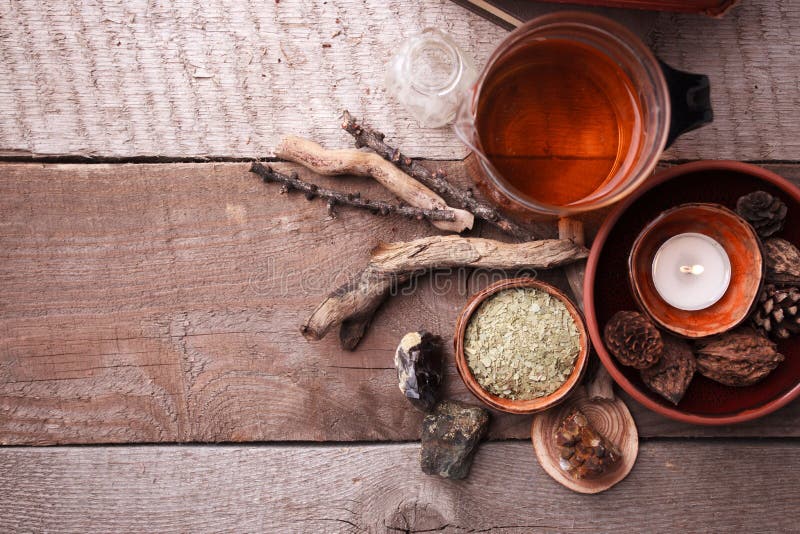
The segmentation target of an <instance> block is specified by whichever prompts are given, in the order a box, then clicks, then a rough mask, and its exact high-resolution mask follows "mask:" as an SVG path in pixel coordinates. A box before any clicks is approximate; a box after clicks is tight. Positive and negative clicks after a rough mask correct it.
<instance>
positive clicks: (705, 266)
mask: <svg viewBox="0 0 800 534" xmlns="http://www.w3.org/2000/svg"><path fill="white" fill-rule="evenodd" d="M730 282H731V261H730V258H728V254H727V253H726V252H725V249H724V248H722V245H720V244H719V243H717V242H716V241H715V240H713V239H711V238H710V237H708V236H707V235H703V234H698V233H694V232H691V233H686V234H678V235H676V236H674V237H671V238H670V239H668V240H667V241H666V242H664V244H663V245H661V248H659V249H658V252H656V255H655V258H653V283H654V284H655V286H656V291H658V294H659V295H661V298H663V299H664V300H665V301H666V302H667V303H668V304H670V305H671V306H674V307H676V308H678V309H681V310H702V309H704V308H708V307H709V306H711V305H712V304H714V303H715V302H717V301H718V300H719V299H721V298H722V296H723V295H724V294H725V291H727V289H728V285H729V284H730Z"/></svg>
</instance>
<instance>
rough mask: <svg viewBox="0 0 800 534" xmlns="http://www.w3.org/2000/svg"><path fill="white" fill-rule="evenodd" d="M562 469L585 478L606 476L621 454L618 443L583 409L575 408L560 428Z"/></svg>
mask: <svg viewBox="0 0 800 534" xmlns="http://www.w3.org/2000/svg"><path fill="white" fill-rule="evenodd" d="M555 442H556V446H557V447H558V451H559V455H560V456H561V458H560V461H559V463H560V465H561V468H562V469H564V470H565V471H567V472H568V473H569V474H571V475H572V476H573V477H575V478H578V479H581V478H587V477H596V476H599V475H602V474H603V473H605V472H606V471H608V469H609V468H610V467H612V466H613V465H614V464H616V463H617V462H618V461H619V459H620V457H621V455H620V453H619V452H618V451H617V449H616V447H614V444H613V443H611V442H609V441H608V440H607V439H606V438H605V437H603V435H602V434H600V433H599V432H597V430H595V429H594V427H592V426H591V424H590V423H589V420H588V419H587V418H586V416H585V415H584V414H583V413H582V412H581V411H580V410H577V409H576V410H572V411H571V412H570V413H569V415H567V417H565V418H564V420H563V421H562V422H561V424H560V425H559V426H558V429H557V430H556V434H555Z"/></svg>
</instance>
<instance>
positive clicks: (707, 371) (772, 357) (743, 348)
mask: <svg viewBox="0 0 800 534" xmlns="http://www.w3.org/2000/svg"><path fill="white" fill-rule="evenodd" d="M776 348H777V345H775V343H773V342H772V341H770V340H769V339H767V338H766V337H764V336H762V335H761V334H759V333H757V332H756V331H755V330H753V329H751V328H747V327H742V328H737V329H736V330H732V331H730V332H726V333H724V334H721V335H719V336H714V337H713V338H709V339H704V340H699V341H697V344H696V346H695V356H696V360H697V370H698V371H699V372H700V374H702V375H703V376H706V377H708V378H710V379H711V380H715V381H717V382H719V383H721V384H725V385H727V386H749V385H751V384H755V383H756V382H758V381H759V380H761V379H763V378H764V377H765V376H767V375H768V374H769V373H771V372H772V370H773V369H775V368H776V367H777V366H778V364H779V363H781V362H782V361H783V359H784V358H783V355H782V354H780V353H779V352H778V351H777V350H776Z"/></svg>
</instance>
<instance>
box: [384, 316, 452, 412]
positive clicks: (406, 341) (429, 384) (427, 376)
mask: <svg viewBox="0 0 800 534" xmlns="http://www.w3.org/2000/svg"><path fill="white" fill-rule="evenodd" d="M394 366H395V367H396V368H397V382H398V385H399V386H400V391H402V392H403V395H405V396H406V398H407V399H408V401H409V402H410V403H411V404H413V405H414V407H415V408H417V409H418V410H421V411H423V412H429V411H431V410H432V409H433V407H434V406H435V405H436V402H437V401H438V400H439V388H440V386H441V384H442V355H441V340H440V339H439V338H438V337H437V336H434V335H433V334H431V333H430V332H424V331H421V332H409V333H408V334H406V335H405V336H403V339H401V340H400V345H398V346H397V351H395V353H394Z"/></svg>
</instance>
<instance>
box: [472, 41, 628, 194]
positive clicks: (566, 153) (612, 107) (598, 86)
mask: <svg viewBox="0 0 800 534" xmlns="http://www.w3.org/2000/svg"><path fill="white" fill-rule="evenodd" d="M641 108H642V105H641V103H640V101H639V97H638V96H637V92H636V90H635V86H634V84H633V83H632V81H631V79H630V78H629V77H628V75H627V74H626V73H625V71H624V70H623V69H622V68H621V67H620V66H619V65H618V64H617V63H616V62H615V61H614V60H613V59H612V58H611V57H609V56H608V55H607V54H603V53H602V52H600V51H599V50H598V49H597V48H596V47H594V46H589V45H587V44H584V43H582V42H580V41H578V40H575V39H546V40H540V41H530V42H528V43H526V44H525V45H524V46H519V47H517V48H516V49H515V50H513V51H511V52H509V53H508V54H507V55H505V56H504V57H503V58H502V59H501V60H500V61H498V62H496V63H495V64H494V65H493V67H492V69H491V70H490V71H488V72H487V75H486V78H485V79H484V81H483V88H482V90H481V93H480V97H479V99H478V101H477V113H476V120H475V128H476V131H477V132H476V133H477V135H478V138H479V139H480V143H481V145H482V147H483V150H484V153H485V155H486V157H487V159H488V160H489V161H490V162H491V163H492V164H493V166H494V167H495V168H496V169H497V170H498V171H499V172H500V174H501V175H502V176H503V177H504V179H505V180H506V181H507V182H508V183H509V185H511V186H512V187H513V188H515V189H516V190H517V191H518V192H519V193H520V194H521V195H522V196H523V197H529V198H531V199H533V200H536V201H538V202H541V203H544V204H549V205H555V206H566V205H569V204H571V203H573V202H576V201H580V200H583V199H587V198H590V197H591V196H592V195H593V193H595V192H597V191H600V190H602V189H603V186H605V185H609V182H610V181H611V180H612V179H613V178H614V176H615V175H617V174H618V172H617V171H619V170H620V168H621V167H623V166H625V165H630V162H632V161H634V160H635V159H636V158H637V157H638V155H639V154H638V153H639V151H640V150H641V144H642V139H641V137H642V134H641V130H642V128H643V126H642V124H643V119H642V109H641Z"/></svg>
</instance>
